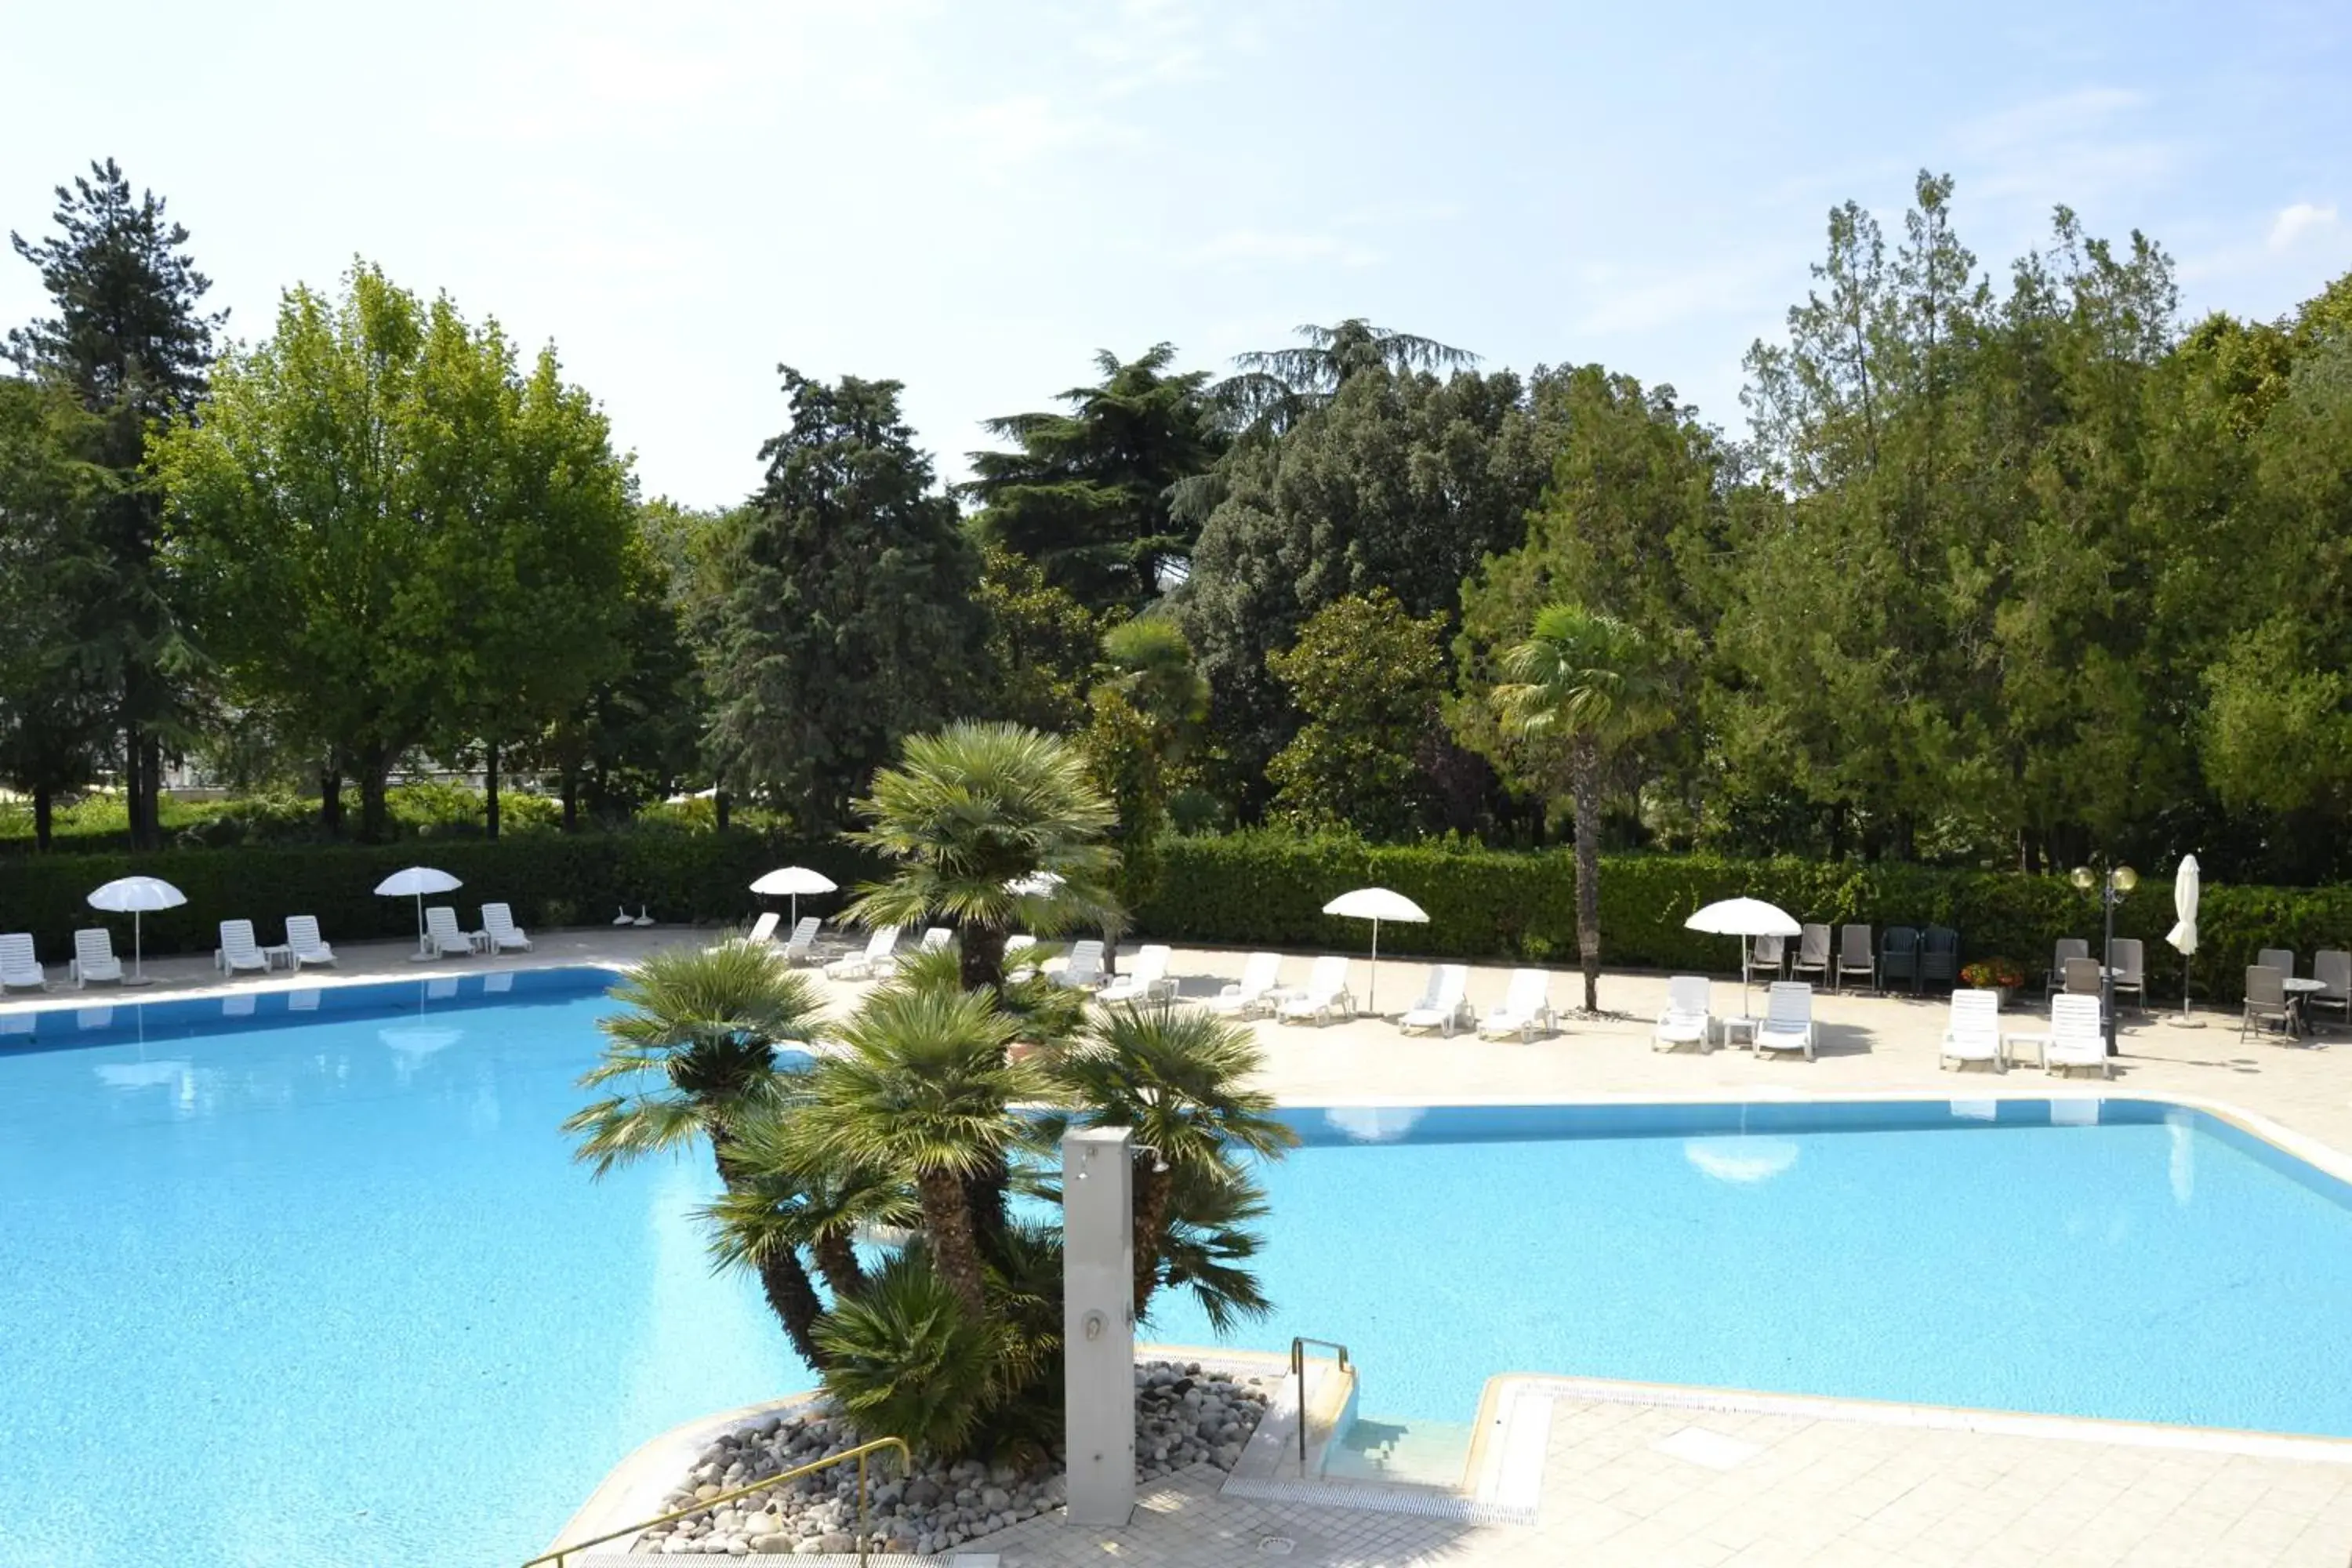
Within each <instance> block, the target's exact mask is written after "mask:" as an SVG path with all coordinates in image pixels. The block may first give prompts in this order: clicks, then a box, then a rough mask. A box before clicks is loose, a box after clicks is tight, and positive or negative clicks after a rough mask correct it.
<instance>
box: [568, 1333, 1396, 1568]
mask: <svg viewBox="0 0 2352 1568" xmlns="http://www.w3.org/2000/svg"><path fill="white" fill-rule="evenodd" d="M1308 1345H1321V1346H1322V1347H1323V1348H1324V1349H1325V1350H1327V1351H1338V1352H1339V1370H1340V1371H1341V1372H1347V1371H1349V1370H1350V1368H1349V1365H1348V1347H1347V1346H1345V1345H1343V1344H1341V1343H1340V1342H1339V1341H1337V1340H1318V1339H1310V1338H1308V1337H1307V1335H1305V1334H1296V1335H1293V1336H1292V1338H1291V1341H1290V1381H1291V1382H1292V1383H1293V1384H1296V1385H1297V1389H1298V1473H1299V1474H1300V1475H1302V1476H1303V1475H1305V1474H1306V1473H1307V1346H1308ZM523 1568H530V1564H529V1563H525V1564H523Z"/></svg>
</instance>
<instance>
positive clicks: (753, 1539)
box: [634, 1361, 1269, 1557]
mask: <svg viewBox="0 0 2352 1568" xmlns="http://www.w3.org/2000/svg"><path fill="white" fill-rule="evenodd" d="M1268 1392H1269V1384H1268V1382H1267V1380H1265V1379H1262V1378H1256V1377H1250V1378H1242V1379H1236V1378H1234V1377H1231V1376H1228V1375H1226V1374H1225V1373H1220V1372H1214V1371H1204V1370H1203V1369H1202V1366H1201V1364H1200V1363H1198V1362H1185V1363H1178V1362H1164V1361H1162V1362H1144V1363H1139V1364H1138V1366H1137V1367H1136V1369H1135V1475H1136V1479H1137V1480H1139V1481H1148V1480H1152V1479H1157V1478H1159V1477H1160V1476H1165V1475H1167V1474H1169V1473H1171V1471H1174V1470H1179V1469H1182V1468H1185V1467H1186V1466H1188V1465H1201V1464H1205V1465H1212V1466H1214V1467H1215V1468H1218V1469H1220V1470H1230V1469H1232V1468H1234V1465H1235V1464H1237V1463H1238V1462H1240V1459H1241V1457H1242V1448H1243V1447H1244V1445H1245V1444H1246V1443H1248V1441H1249V1439H1250V1434H1251V1433H1252V1432H1255V1430H1256V1429H1257V1423H1258V1417H1259V1416H1261V1415H1264V1414H1265V1405H1266V1399H1267V1396H1268ZM859 1440H860V1439H859V1438H858V1436H857V1435H856V1433H855V1432H853V1431H851V1430H850V1428H849V1427H848V1426H845V1425H844V1424H843V1423H842V1422H840V1421H838V1420H836V1419H835V1418H834V1417H833V1416H832V1415H829V1414H828V1413H827V1411H826V1410H825V1408H824V1406H822V1405H812V1406H810V1407H808V1413H807V1414H806V1415H788V1416H775V1417H772V1418H770V1419H768V1420H765V1421H762V1422H761V1423H759V1424H758V1425H757V1426H747V1427H744V1428H742V1429H740V1430H739V1431H735V1432H730V1433H728V1434H727V1435H726V1436H722V1437H719V1439H718V1440H716V1441H715V1442H713V1443H712V1444H711V1445H710V1446H709V1447H707V1448H705V1449H704V1450H703V1451H702V1452H701V1454H700V1455H699V1456H698V1457H697V1458H696V1459H695V1462H694V1465H693V1467H692V1468H691V1469H690V1470H689V1471H688V1475H687V1479H686V1482H685V1484H684V1485H683V1486H681V1487H679V1488H678V1489H677V1490H676V1491H674V1492H672V1493H671V1494H670V1495H669V1496H668V1497H667V1499H666V1500H664V1501H663V1504H662V1507H663V1508H664V1510H678V1509H685V1508H692V1507H693V1506H694V1505H695V1504H696V1503H697V1502H698V1501H707V1500H709V1499H711V1498H715V1497H718V1496H719V1495H720V1494H722V1493H725V1492H730V1491H733V1490H735V1489H737V1488H739V1487H747V1486H751V1485H752V1484H754V1483H755V1482H757V1481H759V1480H760V1479H761V1478H763V1477H766V1476H773V1475H780V1474H782V1472H783V1471H785V1470H789V1469H792V1468H794V1467H796V1466H800V1465H806V1464H812V1463H814V1462H815V1461H816V1460H818V1459H822V1458H825V1457H826V1456H827V1455H829V1454H838V1453H841V1452H843V1451H845V1450H846V1449H849V1448H854V1447H856V1446H857V1444H858V1442H859ZM867 1463H868V1464H869V1465H871V1466H874V1467H876V1470H875V1471H869V1481H868V1487H867V1490H866V1544H867V1548H868V1549H869V1550H871V1551H875V1552H915V1553H918V1554H922V1555H928V1554H929V1553H932V1552H949V1551H952V1550H953V1549H954V1548H956V1547H958V1546H961V1544H963V1543H964V1542H968V1541H972V1540H975V1539H977V1538H979V1537H981V1536H983V1535H987V1534H989V1533H991V1532H992V1531H999V1530H1003V1529H1005V1528H1007V1527H1008V1526H1011V1525H1014V1524H1018V1523H1020V1522H1021V1521H1023V1520H1024V1519H1034V1518H1035V1517H1036V1516H1037V1515H1039V1514H1041V1513H1048V1512H1051V1511H1052V1510H1055V1509H1057V1508H1059V1507H1061V1505H1062V1501H1063V1489H1064V1481H1063V1475H1062V1464H1061V1459H1060V1456H1059V1455H1058V1454H1057V1455H1056V1456H1055V1459H1054V1460H1053V1461H1052V1462H1050V1463H1046V1464H1041V1465H1035V1466H1032V1467H1031V1468H1027V1469H1017V1468H1013V1466H1010V1465H994V1466H992V1465H987V1464H983V1463H982V1462H981V1461H979V1460H977V1459H965V1460H962V1461H961V1462H959V1463H956V1464H952V1465H943V1464H931V1465H926V1466H922V1467H921V1468H918V1469H917V1471H916V1472H915V1474H914V1475H912V1476H898V1475H896V1474H892V1475H890V1476H889V1479H873V1477H874V1475H875V1474H876V1473H877V1472H878V1471H881V1470H891V1471H895V1469H896V1465H895V1463H894V1462H893V1461H892V1460H891V1459H890V1458H888V1456H887V1455H884V1456H877V1457H875V1458H869V1459H868V1461H867ZM634 1550H635V1551H636V1552H660V1553H664V1554H667V1555H684V1554H695V1555H702V1556H724V1557H744V1556H750V1555H752V1554H754V1553H758V1554H763V1555H768V1554H782V1555H800V1556H815V1555H818V1554H820V1553H824V1552H855V1551H856V1550H857V1467H856V1465H854V1464H850V1465H841V1466H837V1467H835V1468H833V1469H830V1470H821V1471H819V1472H817V1473H816V1474H815V1475H813V1476H803V1477H802V1478H801V1479H798V1480H796V1481H792V1482H788V1483H787V1484H785V1485H784V1486H782V1487H780V1488H778V1489H775V1490H774V1491H754V1492H750V1493H747V1494H746V1495H744V1496H742V1497H740V1498H737V1499H735V1500H732V1501H730V1502H727V1503H724V1504H722V1505H720V1506H719V1508H718V1509H716V1510H709V1509H706V1510H701V1511H698V1512H696V1513H693V1514H689V1515H688V1516H687V1517H686V1518H684V1519H682V1520H678V1521H675V1522H673V1523H671V1524H668V1525H665V1526H663V1527H662V1528H660V1529H658V1530H654V1531H647V1532H646V1534H644V1535H642V1536H640V1537H638V1539H637V1544H636V1546H635V1548H634Z"/></svg>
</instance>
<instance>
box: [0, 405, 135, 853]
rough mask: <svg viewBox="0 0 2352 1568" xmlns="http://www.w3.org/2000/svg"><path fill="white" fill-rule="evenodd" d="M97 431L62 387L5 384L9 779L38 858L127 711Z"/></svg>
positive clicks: (2, 646) (3, 644)
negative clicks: (112, 634) (118, 698)
mask: <svg viewBox="0 0 2352 1568" xmlns="http://www.w3.org/2000/svg"><path fill="white" fill-rule="evenodd" d="M95 423H96V422H95V421H94V420H93V419H92V418H91V417H90V416H88V415H86V414H83V413H82V412H81V411H80V409H79V407H78V406H77V405H75V403H74V402H73V401H72V399H71V398H70V397H69V396H68V395H66V394H65V393H64V392H62V391H61V390H58V389H55V388H52V387H48V386H45V385H43V384H39V383H36V382H29V381H19V380H16V379H15V378H0V779H5V781H6V782H7V783H8V784H11V785H13V786H14V787H15V788H16V789H18V790H21V791H23V792H24V793H25V794H26V795H30V796H31V797H32V802H33V842H34V846H35V847H36V848H38V849H47V848H48V847H49V841H50V831H51V826H52V824H53V822H54V818H55V809H56V805H57V799H58V795H60V794H61V793H63V792H65V791H67V790H70V789H73V788H75V787H77V786H79V785H80V784H86V783H88V782H89V777H90V775H91V773H92V772H93V771H94V766H95V763H96V761H97V757H98V753H99V749H100V744H101V742H103V739H104V737H105V734H106V731H107V730H108V729H109V728H110V725H111V723H112V721H113V715H114V712H115V704H114V701H113V693H112V689H111V686H110V679H109V678H110V668H109V664H108V659H107V657H106V652H105V648H106V644H107V640H108V628H107V626H105V624H104V620H105V616H106V613H107V606H108V604H109V601H110V596H111V585H112V575H113V574H112V569H111V563H110V562H109V561H108V560H107V559H106V557H105V556H104V554H103V553H102V552H101V547H100V542H99V541H98V540H97V539H96V538H94V537H93V531H94V530H93V525H94V523H95V522H96V521H97V520H98V518H99V516H100V510H101V509H102V507H103V504H104V502H105V500H106V499H107V490H108V484H109V480H110V475H109V474H108V472H107V471H106V470H105V469H103V468H99V467H97V466H96V465H94V464H92V463H89V462H88V461H86V460H85V459H84V458H82V456H81V454H82V453H83V452H85V451H88V450H89V448H90V446H91V441H92V436H93V431H92V428H91V427H92V426H93V425H94V424H95Z"/></svg>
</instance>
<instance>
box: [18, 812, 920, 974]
mask: <svg viewBox="0 0 2352 1568" xmlns="http://www.w3.org/2000/svg"><path fill="white" fill-rule="evenodd" d="M420 863H421V864H424V865H428V866H437V867H439V868H441V869H443V870H445V871H447V872H449V873H450V874H451V875H452V876H455V877H457V879H460V880H461V881H463V882H464V883H465V887H464V888H463V889H461V890H460V891H458V892H457V893H454V894H450V895H447V896H446V898H442V899H436V900H427V901H428V902H435V903H445V902H446V903H454V904H456V905H457V906H458V908H459V910H461V918H460V923H461V924H463V925H465V926H467V929H471V928H472V925H473V923H474V920H475V910H477V909H478V907H479V906H480V905H481V903H482V902H483V901H484V900H491V901H497V900H505V901H506V902H508V903H510V904H512V905H513V906H514V910H515V918H516V919H517V920H518V921H521V922H522V923H523V924H524V926H525V927H527V928H528V927H530V926H532V925H539V926H556V925H574V924H588V925H593V924H596V923H599V922H601V921H607V920H610V919H611V918H612V916H613V912H614V908H615V906H617V905H620V904H624V903H625V904H626V905H627V906H628V907H629V909H630V910H631V912H633V913H634V912H635V910H636V909H637V908H638V906H640V905H647V906H650V907H651V909H652V910H653V914H654V918H655V919H656V920H659V921H673V922H675V921H740V920H743V919H746V918H747V917H749V916H750V915H751V913H752V912H753V910H754V909H755V908H756V907H757V906H758V904H759V902H760V900H757V899H755V898H754V897H753V896H752V895H751V890H750V887H749V884H750V883H751V879H753V878H754V877H757V876H759V875H760V874H761V872H762V871H767V870H771V869H772V868H775V867H778V866H782V865H787V864H793V863H797V864H800V865H804V866H814V867H815V868H818V869H819V870H822V871H824V873H825V874H826V875H828V876H830V877H831V878H833V879H834V880H835V881H836V882H839V883H841V884H842V886H843V887H845V888H847V887H850V886H852V885H854V884H855V883H856V882H858V881H861V880H864V879H867V878H868V877H870V876H872V875H873V873H874V869H875V868H874V866H873V864H872V863H871V862H870V861H869V860H867V859H866V858H864V857H863V856H862V855H861V854H860V853H859V852H858V851H856V850H855V849H852V848H849V847H846V846H844V845H841V844H838V843H814V844H811V843H806V842H802V841H796V840H793V839H790V838H785V837H772V836H768V835H764V834H756V833H728V834H700V833H693V834H689V833H611V834H581V835H578V836H564V835H550V834H530V835H525V836H520V837H513V838H500V839H497V840H495V841H493V840H490V839H470V840H449V841H446V842H436V843H428V844H420V843H406V844H389V845H378V846H359V845H320V846H313V847H289V848H240V849H226V850H223V849H168V850H164V851H163V852H162V853H160V854H155V855H127V854H106V855H95V854H78V855H41V856H28V857H25V858H11V859H9V860H7V861H6V862H5V864H0V931H31V932H32V933H33V935H34V939H35V941H36V942H37V944H38V946H39V951H40V953H41V956H42V957H43V958H44V959H45V960H47V961H48V962H50V963H63V962H64V961H65V960H66V958H67V957H68V956H69V955H70V953H71V952H72V943H73V932H74V931H75V929H76V928H77V927H80V926H88V925H101V924H102V925H106V926H109V927H111V928H113V929H115V930H116V931H117V937H116V946H117V947H118V948H120V949H121V950H122V951H123V952H129V951H130V939H131V918H130V917H129V916H128V915H102V914H100V913H99V912H98V911H97V910H92V909H91V908H90V907H89V903H88V901H87V895H88V894H89V890H90V889H93V888H95V887H97V886H98V885H99V884H100V883H101V882H107V881H111V880H112V879H115V878H117V877H124V876H130V875H132V874H134V873H136V874H141V875H145V876H152V877H161V878H163V879H164V880H165V881H167V882H170V883H172V884H173V886H175V887H177V888H178V889H180V890H181V891H182V892H184V893H185V894H186V895H187V896H188V901H187V903H185V904H184V905H183V906H181V907H180V908H178V909H175V910H164V911H163V912H162V913H160V914H152V915H148V916H146V917H145V918H144V920H143V921H142V933H143V940H144V942H145V944H146V950H147V951H148V952H210V951H211V950H212V948H213V947H214V946H215V941H216V927H217V925H218V922H219V921H223V920H227V919H234V918H236V917H238V916H245V917H247V918H249V919H251V920H252V921H253V923H254V930H255V931H256V932H257V934H259V936H260V937H261V940H262V941H264V942H276V941H278V939H279V933H280V931H282V929H283V928H282V925H281V922H282V921H283V920H284V918H285V917H286V916H287V915H289V914H311V915H316V916H318V917H319V924H320V929H321V930H322V931H324V933H325V935H326V937H327V940H328V941H330V942H336V941H347V940H348V941H356V940H358V939H361V938H364V937H390V936H403V935H406V934H409V933H411V932H413V931H415V929H416V910H415V900H409V899H381V898H378V897H376V896H375V894H374V892H373V889H374V887H375V885H376V884H377V883H378V882H380V881H382V880H383V879H384V878H385V877H387V876H389V875H390V874H391V873H393V872H394V871H396V870H398V869H400V868H402V867H404V866H414V865H417V864H420ZM824 907H825V906H822V905H820V906H819V908H820V909H823V908H824Z"/></svg>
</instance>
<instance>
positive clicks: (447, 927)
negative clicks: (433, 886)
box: [425, 904, 474, 958]
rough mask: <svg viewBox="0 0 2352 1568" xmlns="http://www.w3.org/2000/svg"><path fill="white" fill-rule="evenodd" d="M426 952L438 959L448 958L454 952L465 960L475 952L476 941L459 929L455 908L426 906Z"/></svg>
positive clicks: (440, 905) (449, 906) (443, 905)
mask: <svg viewBox="0 0 2352 1568" xmlns="http://www.w3.org/2000/svg"><path fill="white" fill-rule="evenodd" d="M473 951H474V939H473V938H471V937H469V936H467V934H466V933H465V932H464V931H459V930H458V929H457V910H456V909H455V908H454V907H453V906H451V905H448V904H427V905H425V952H429V953H431V954H432V955H433V956H434V957H436V958H446V957H448V956H449V955H450V954H451V953H453V952H454V953H456V954H457V956H459V957H460V958H463V957H465V956H467V954H469V953H471V952H473Z"/></svg>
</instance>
